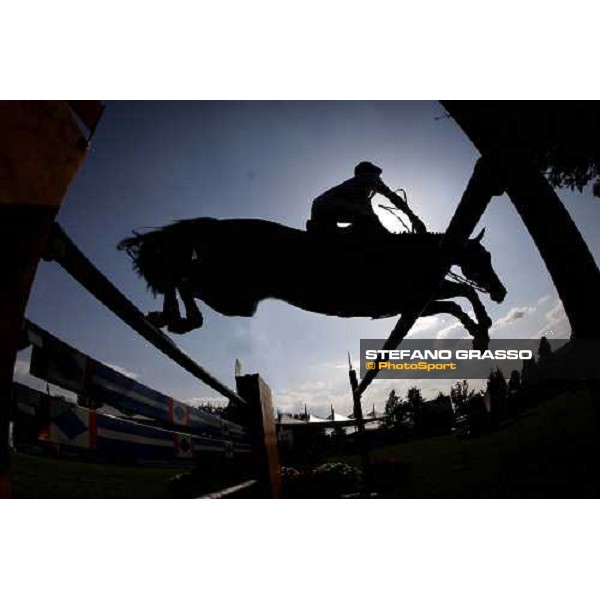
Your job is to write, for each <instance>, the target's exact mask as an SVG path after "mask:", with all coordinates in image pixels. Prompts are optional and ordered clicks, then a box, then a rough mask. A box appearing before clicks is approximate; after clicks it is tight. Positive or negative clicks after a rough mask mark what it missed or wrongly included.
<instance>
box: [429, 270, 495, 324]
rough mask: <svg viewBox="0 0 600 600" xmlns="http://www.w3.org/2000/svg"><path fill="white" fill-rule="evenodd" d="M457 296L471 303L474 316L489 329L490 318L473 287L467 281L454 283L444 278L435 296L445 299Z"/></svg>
mask: <svg viewBox="0 0 600 600" xmlns="http://www.w3.org/2000/svg"><path fill="white" fill-rule="evenodd" d="M457 297H462V298H466V299H467V300H468V301H469V302H470V303H471V304H472V305H473V312H474V313H475V318H476V319H477V322H478V323H479V325H481V327H485V328H486V329H489V328H490V327H491V326H492V319H490V316H489V315H488V313H487V310H486V309H485V306H484V305H483V302H482V301H481V299H480V298H479V295H478V294H477V291H476V290H475V289H474V288H472V287H471V286H470V285H469V284H468V283H456V282H454V281H447V280H444V281H443V282H442V285H441V286H440V290H439V293H438V294H437V298H440V299H441V300H445V299H446V298H457Z"/></svg>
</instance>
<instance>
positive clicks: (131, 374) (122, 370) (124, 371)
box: [104, 363, 139, 379]
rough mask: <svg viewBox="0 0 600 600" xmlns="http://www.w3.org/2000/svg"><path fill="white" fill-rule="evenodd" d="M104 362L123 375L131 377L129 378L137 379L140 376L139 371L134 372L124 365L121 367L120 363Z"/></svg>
mask: <svg viewBox="0 0 600 600" xmlns="http://www.w3.org/2000/svg"><path fill="white" fill-rule="evenodd" d="M104 364H105V365H106V366H107V367H110V368H111V369H113V371H116V372H117V373H121V375H125V377H129V379H137V378H138V377H139V375H138V374H137V373H134V372H133V371H128V370H127V369H125V368H124V367H119V365H112V364H110V363H104Z"/></svg>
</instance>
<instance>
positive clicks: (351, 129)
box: [16, 101, 600, 415]
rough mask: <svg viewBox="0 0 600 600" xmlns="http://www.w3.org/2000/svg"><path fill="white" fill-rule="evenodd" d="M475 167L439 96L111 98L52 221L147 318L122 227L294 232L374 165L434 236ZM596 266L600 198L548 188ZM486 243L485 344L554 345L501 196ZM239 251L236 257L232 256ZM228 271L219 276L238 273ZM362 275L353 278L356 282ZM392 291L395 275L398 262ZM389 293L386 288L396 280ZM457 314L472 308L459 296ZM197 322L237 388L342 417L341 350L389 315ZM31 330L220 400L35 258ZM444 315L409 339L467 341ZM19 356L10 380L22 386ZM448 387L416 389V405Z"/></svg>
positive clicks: (202, 359) (187, 397)
mask: <svg viewBox="0 0 600 600" xmlns="http://www.w3.org/2000/svg"><path fill="white" fill-rule="evenodd" d="M477 157H478V153H477V151H476V150H475V149H474V147H473V146H472V145H471V143H470V142H469V140H468V139H467V138H466V136H465V135H464V134H463V133H462V131H461V130H460V129H459V128H458V126H457V125H456V124H455V123H454V122H453V121H452V120H451V119H449V118H447V117H445V115H444V111H443V109H442V107H441V105H439V104H438V103H437V102H406V101H398V102H381V101H373V102H365V101H356V102H351V101H343V102H287V101H286V102H249V101H246V102H243V101H236V102H190V101H188V102H108V103H107V106H106V110H105V113H104V116H103V118H102V121H101V122H100V124H99V126H98V129H97V131H96V135H95V137H94V141H93V146H92V149H91V152H90V154H89V156H88V157H87V159H86V162H85V163H84V165H83V168H82V169H81V171H80V172H79V174H78V175H77V177H76V179H75V181H74V183H73V184H72V186H71V188H70V190H69V192H68V195H67V197H66V199H65V201H64V204H63V206H62V208H61V210H60V213H59V217H58V221H59V222H60V223H61V224H62V226H63V227H64V228H65V230H66V231H67V233H68V234H69V236H70V237H71V238H72V239H73V240H74V241H75V243H76V244H77V245H78V246H79V248H80V249H81V250H82V251H83V252H84V253H85V254H86V255H87V256H88V257H89V258H90V259H91V260H92V261H93V262H94V263H95V264H96V266H97V267H98V268H99V269H100V270H101V271H102V272H103V273H104V274H105V275H107V276H108V277H109V279H111V280H112V282H113V283H114V284H115V285H117V287H119V288H120V289H121V290H122V291H123V292H124V293H125V294H126V295H127V296H128V297H129V298H130V299H131V300H132V301H133V302H134V303H135V304H137V306H138V307H140V309H141V310H142V311H144V312H146V311H149V310H159V309H160V304H161V303H160V299H159V298H153V297H152V295H151V294H150V293H148V292H147V291H146V288H145V284H144V282H143V281H142V280H141V279H139V278H138V277H137V275H136V274H135V273H134V272H133V270H132V268H131V262H130V260H129V258H128V257H127V256H126V255H125V254H124V253H122V252H118V251H117V250H116V244H117V243H118V241H119V240H121V239H122V238H123V237H126V236H127V235H128V234H129V233H130V232H131V230H133V229H136V230H144V228H152V227H157V226H162V225H165V224H167V223H170V222H172V221H174V220H177V219H184V218H193V217H199V216H211V217H217V218H232V217H253V218H263V219H269V220H273V221H277V222H280V223H283V224H286V225H289V226H291V227H296V228H303V227H304V223H305V221H306V219H307V218H308V216H309V213H310V206H311V202H312V200H313V199H314V198H315V197H316V196H318V195H319V194H320V193H321V192H322V191H324V190H325V189H327V188H330V187H332V186H333V185H336V184H337V183H339V182H341V181H342V180H344V179H347V178H348V177H350V176H351V175H352V170H353V167H354V165H355V164H356V163H357V162H360V161H361V160H370V161H372V162H374V163H376V164H378V165H379V166H381V167H382V168H383V176H382V177H383V179H384V181H385V182H386V183H387V184H388V186H389V187H391V188H392V189H395V188H398V187H402V188H404V189H406V191H407V192H408V198H409V203H410V205H411V207H412V209H413V211H414V212H416V213H417V214H418V215H419V216H420V217H421V218H422V220H423V221H424V222H425V223H426V225H427V227H428V229H429V230H431V231H444V230H445V228H446V226H447V224H448V222H449V220H450V218H451V216H452V214H453V213H454V211H455V209H456V207H457V205H458V202H459V200H460V197H461V195H462V192H463V190H464V188H465V186H466V184H467V181H468V179H469V177H470V175H471V173H472V171H473V166H474V164H475V161H476V159H477ZM559 195H560V196H561V198H562V199H563V201H564V202H565V205H566V207H567V209H568V210H569V212H570V214H571V216H572V217H573V219H574V220H575V222H576V224H577V225H578V227H579V229H580V231H581V233H582V235H583V237H584V239H585V240H586V241H587V243H588V245H589V246H590V249H591V251H592V253H593V254H594V256H595V258H596V260H597V261H598V260H599V257H600V235H599V233H600V218H599V217H600V201H598V200H597V199H594V198H593V197H592V195H591V193H590V192H589V191H588V190H584V192H583V193H577V192H575V193H574V192H570V191H565V190H559ZM481 226H485V227H486V233H485V237H484V239H483V244H484V245H485V246H486V248H487V249H488V250H489V251H490V252H491V254H492V262H493V265H494V268H495V270H496V272H497V273H498V275H499V277H500V279H501V280H502V281H503V283H504V285H505V286H506V288H507V289H508V294H507V297H506V299H505V301H504V302H503V304H501V305H497V304H494V303H493V302H491V301H490V300H489V298H488V297H484V298H483V301H484V303H485V305H486V307H487V308H488V311H489V313H490V315H491V317H492V319H493V321H494V325H493V328H492V332H491V335H492V337H499V338H530V337H534V336H535V337H539V336H540V335H542V334H543V335H547V336H548V337H554V338H565V337H568V336H569V334H570V328H569V325H568V322H567V320H566V318H565V315H564V311H563V309H562V305H561V303H560V301H559V299H558V297H557V294H556V291H555V289H554V286H553V284H552V281H551V279H550V277H549V275H548V272H547V271H546V269H545V267H544V264H543V261H542V259H541V257H540V256H539V254H538V252H537V250H536V248H535V246H534V244H533V241H532V240H531V239H530V238H529V236H528V234H527V232H526V229H525V227H524V225H523V224H522V222H521V221H520V219H519V217H518V215H517V213H516V211H515V210H514V208H513V206H512V205H511V203H510V200H509V199H508V198H507V197H506V196H502V197H499V198H494V199H493V200H492V203H491V205H490V207H489V208H488V210H487V212H486V213H485V215H484V217H483V219H482V221H481V223H480V226H479V227H478V229H477V231H479V229H480V227H481ZM240 256H243V248H240ZM235 270H236V265H235V264H232V265H231V270H230V272H228V273H224V275H223V276H224V277H235ZM358 275H359V274H358V273H357V277H358ZM397 281H398V282H397V285H398V291H399V293H401V287H402V266H401V261H399V264H398V280H397ZM391 283H392V284H393V280H391ZM460 303H461V304H463V306H465V307H466V308H467V307H468V305H467V304H464V303H463V302H462V301H460ZM199 304H200V309H201V310H202V312H203V314H204V318H205V320H204V327H203V328H202V329H200V330H197V331H194V332H192V333H189V334H187V335H185V336H177V342H178V344H179V345H180V346H181V347H182V348H183V349H184V350H185V351H186V352H188V353H189V354H190V355H191V356H192V357H194V358H195V359H196V360H197V361H198V362H199V363H200V364H202V365H203V366H205V367H206V368H207V369H208V370H209V371H211V372H212V373H214V374H215V375H216V376H218V377H219V378H220V379H221V380H222V381H224V382H225V383H227V384H228V385H230V386H231V387H233V386H234V363H235V359H236V358H237V359H239V360H240V361H241V363H242V365H243V368H244V371H245V372H247V373H253V372H258V373H260V374H261V375H262V377H263V379H265V381H267V383H268V384H269V385H270V386H271V388H272V390H273V394H274V403H275V406H276V407H277V408H280V409H282V410H301V409H302V407H303V405H304V403H305V402H306V403H307V405H308V409H309V411H311V412H313V413H314V414H317V415H324V414H326V413H327V412H328V410H329V406H330V404H333V405H334V406H335V410H336V412H346V413H348V412H349V411H350V410H351V404H352V402H351V396H350V387H349V382H348V371H347V358H346V356H347V352H350V353H351V354H352V355H353V356H355V357H356V361H355V362H356V363H357V362H358V350H359V343H360V339H361V338H386V337H387V335H388V334H389V332H390V331H391V329H392V327H393V326H394V324H395V322H396V318H390V319H382V320H370V319H363V318H356V319H342V318H337V317H328V316H323V315H316V314H312V313H308V312H304V311H302V310H300V309H298V308H295V307H292V306H289V305H287V304H285V303H283V302H279V301H274V300H268V301H264V302H262V303H261V304H260V306H259V310H258V312H257V314H256V315H255V316H254V317H251V318H245V317H225V316H222V315H220V314H218V313H215V312H214V311H212V310H211V309H209V308H208V307H206V306H205V305H203V304H202V303H201V302H200V303H199ZM27 316H28V318H29V319H31V320H32V321H33V322H35V323H37V324H39V325H40V326H42V327H44V328H46V329H48V330H49V331H51V332H52V333H53V334H55V335H56V336H58V337H59V338H61V339H63V340H65V341H66V342H68V343H69V344H71V345H73V346H75V347H76V348H78V349H79V350H81V351H83V352H85V353H87V354H89V355H91V356H92V357H94V358H96V359H98V360H100V361H102V362H104V363H107V364H109V365H112V366H114V367H115V368H118V369H119V370H122V371H123V372H125V373H127V374H129V375H130V376H132V377H135V378H136V379H138V380H139V381H140V382H142V383H144V384H146V385H148V386H150V387H153V388H155V389H157V390H160V391H162V392H165V393H168V394H170V395H171V396H173V397H175V398H178V399H180V400H183V401H189V402H190V403H192V404H194V403H198V402H202V401H208V400H213V399H217V398H218V395H217V394H215V392H213V391H212V390H211V389H210V388H208V387H206V386H205V385H203V384H201V383H200V382H198V381H197V380H196V379H195V378H193V377H192V376H191V375H189V374H188V373H187V372H186V371H184V370H183V369H181V368H180V367H179V366H178V365H176V364H174V363H172V362H171V361H170V360H168V359H166V358H165V357H164V356H163V355H162V354H161V353H160V352H158V351H157V350H155V349H154V348H153V347H152V346H151V345H150V344H148V343H147V342H146V341H145V340H143V339H142V338H140V337H139V336H138V335H137V334H136V333H134V332H133V331H132V330H131V329H129V328H128V326H127V325H125V324H123V323H122V322H121V321H120V320H119V319H117V318H116V317H115V316H114V315H113V314H112V313H110V312H109V311H108V310H107V309H106V308H104V307H103V306H102V305H101V304H100V303H99V302H98V301H97V300H95V298H93V297H92V296H90V295H89V294H88V293H87V292H86V291H85V290H84V289H83V288H81V287H80V286H79V285H78V284H77V283H76V282H74V281H73V280H72V279H71V278H70V277H69V275H68V274H66V273H65V272H64V271H62V269H61V268H60V267H58V266H57V265H56V264H53V263H41V264H40V267H39V269H38V273H37V276H36V279H35V282H34V286H33V290H32V294H31V297H30V301H29V305H28V308H27ZM465 335H466V332H465V331H464V329H462V327H460V326H459V325H457V324H456V323H455V321H454V320H453V319H452V318H451V317H444V316H441V317H427V318H424V319H421V320H420V321H419V322H418V323H417V324H416V325H415V327H414V328H413V331H412V332H411V336H413V337H422V338H436V337H457V338H459V337H464V336H465ZM26 371H27V353H24V354H22V355H20V357H19V360H18V362H17V366H16V377H17V379H21V380H27V376H26ZM412 383H414V382H407V381H398V380H395V381H391V380H390V381H386V380H383V379H380V380H376V382H375V383H374V384H373V385H372V386H371V387H370V388H369V390H368V391H367V393H366V394H365V396H364V398H363V402H364V405H365V406H367V407H368V408H370V407H371V406H372V404H373V403H374V404H375V406H376V407H377V408H379V409H381V408H382V407H383V405H384V403H385V399H386V398H387V395H388V393H389V391H390V390H391V389H392V388H395V389H396V390H397V391H398V392H399V393H403V391H405V389H406V388H407V387H408V386H409V385H410V384H412ZM451 383H453V382H452V381H451V380H438V381H429V382H422V383H419V385H421V387H422V389H423V391H424V395H425V397H426V398H431V397H434V396H435V395H436V393H437V391H438V390H441V391H447V390H448V389H449V387H450V385H451Z"/></svg>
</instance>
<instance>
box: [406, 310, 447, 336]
mask: <svg viewBox="0 0 600 600" xmlns="http://www.w3.org/2000/svg"><path fill="white" fill-rule="evenodd" d="M441 324H442V320H441V318H440V317H439V316H438V315H431V316H428V317H421V318H420V319H418V320H417V322H416V323H415V324H414V325H413V327H412V329H411V330H410V332H409V334H408V336H407V337H408V338H412V337H414V336H415V335H418V334H420V333H423V332H424V331H429V330H430V329H433V328H434V327H439V326H440V325H441Z"/></svg>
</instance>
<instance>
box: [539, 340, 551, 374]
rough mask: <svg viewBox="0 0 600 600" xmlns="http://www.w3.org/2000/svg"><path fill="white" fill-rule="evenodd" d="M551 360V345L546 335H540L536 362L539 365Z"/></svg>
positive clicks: (547, 363)
mask: <svg viewBox="0 0 600 600" xmlns="http://www.w3.org/2000/svg"><path fill="white" fill-rule="evenodd" d="M551 361H552V347H551V346H550V342H549V341H548V338H547V337H546V336H542V338H541V339H540V345H539V347H538V364H539V365H540V366H541V367H544V366H547V365H549V364H550V362H551Z"/></svg>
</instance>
